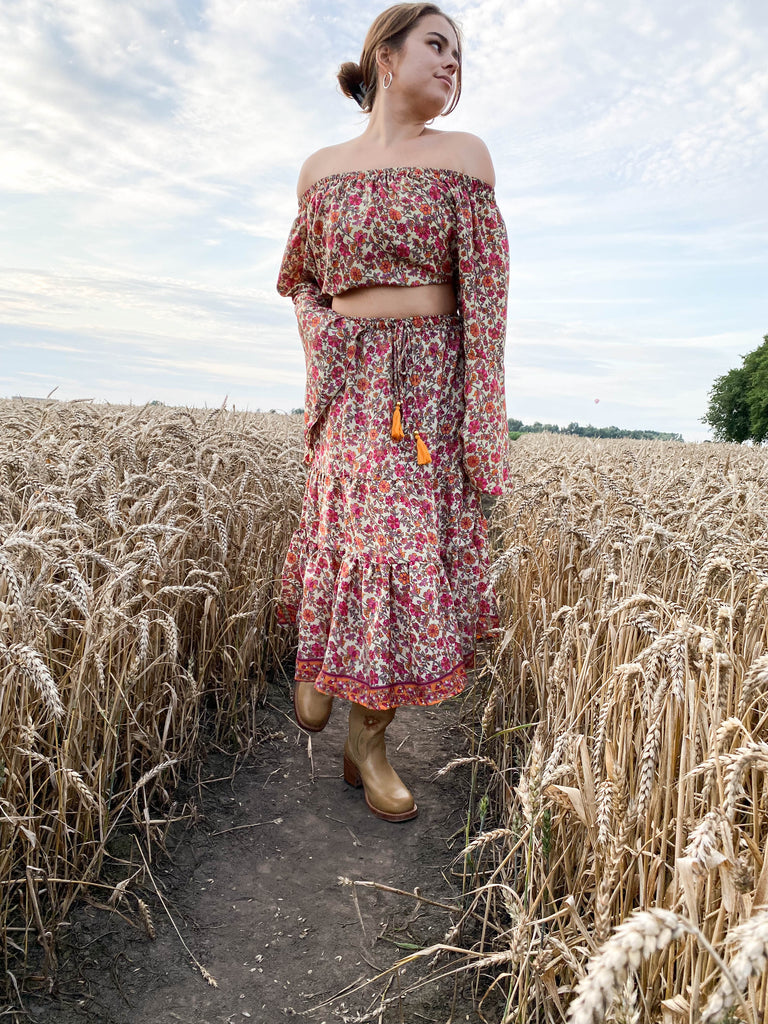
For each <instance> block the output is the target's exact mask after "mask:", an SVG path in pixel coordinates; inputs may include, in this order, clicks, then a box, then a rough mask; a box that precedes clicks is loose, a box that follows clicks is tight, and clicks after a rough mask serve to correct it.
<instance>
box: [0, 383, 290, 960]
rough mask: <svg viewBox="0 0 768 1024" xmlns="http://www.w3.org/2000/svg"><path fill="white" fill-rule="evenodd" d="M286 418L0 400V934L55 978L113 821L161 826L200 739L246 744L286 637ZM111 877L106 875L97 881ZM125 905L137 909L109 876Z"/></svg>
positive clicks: (100, 897)
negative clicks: (75, 903) (69, 923)
mask: <svg viewBox="0 0 768 1024" xmlns="http://www.w3.org/2000/svg"><path fill="white" fill-rule="evenodd" d="M300 439H301V427H300V423H299V422H298V421H297V419H296V418H295V417H285V416H279V415H273V416H270V415H266V414H265V415H258V414H248V413H239V414H238V413H235V412H230V411H226V410H223V409H214V410H200V409H191V410H183V409H168V408H165V407H162V406H147V407H144V408H132V407H117V406H107V407H103V406H101V407H100V406H94V405H92V404H90V403H87V402H81V403H78V402H72V403H61V402H54V401H48V402H43V403H35V402H22V401H19V400H5V401H0V722H1V723H2V729H1V731H0V926H2V927H1V928H0V934H2V943H3V955H4V966H5V968H6V971H7V972H10V975H6V977H9V976H13V972H14V970H19V969H21V968H24V969H27V970H28V969H30V965H32V966H33V967H35V968H36V969H39V971H41V972H42V975H43V976H44V977H45V976H47V977H48V978H50V977H52V975H53V972H54V969H55V964H56V930H57V926H58V924H59V923H60V922H61V921H62V920H63V918H64V917H65V915H66V913H67V910H68V908H69V906H70V905H71V902H72V900H73V899H74V898H75V897H76V896H77V895H78V894H79V893H80V892H82V891H83V887H84V886H85V887H86V891H87V892H89V893H90V894H91V896H92V897H93V898H95V899H96V900H97V901H100V902H101V903H103V904H106V902H107V897H108V896H109V895H110V890H109V889H107V887H102V885H101V883H100V882H99V881H98V878H99V871H100V868H101V865H102V861H103V858H104V854H105V850H107V849H108V848H109V842H110V839H111V838H112V837H114V835H115V834H116V832H115V830H116V829H117V827H118V826H120V825H125V824H131V823H132V824H133V825H134V826H135V827H137V828H139V829H141V830H142V831H143V833H144V835H145V838H146V845H147V848H148V850H149V851H150V856H151V851H152V844H153V842H157V841H159V840H161V839H162V834H163V826H164V823H165V821H167V820H168V819H170V818H171V817H173V815H174V814H175V813H177V812H178V809H177V808H176V807H175V806H174V803H173V791H174V784H175V782H176V780H177V779H178V777H179V774H178V773H179V772H180V771H181V770H182V769H183V767H184V766H185V765H187V764H189V763H190V762H191V761H192V760H193V759H194V758H195V757H196V756H197V755H198V753H199V751H198V742H199V737H200V733H201V729H202V728H205V729H206V731H207V735H208V736H209V737H211V736H212V737H214V738H217V739H220V740H222V741H225V742H226V743H227V744H228V745H231V744H232V742H233V741H235V742H238V743H239V744H240V745H242V746H247V745H248V743H249V742H253V741H254V740H255V739H257V737H256V736H255V735H254V720H253V711H254V708H255V706H256V704H257V701H258V700H259V698H260V697H261V696H262V695H263V692H264V688H265V685H266V679H267V674H268V672H269V671H270V669H271V667H272V666H273V665H274V664H275V663H276V662H278V661H280V660H281V659H282V658H284V657H285V656H286V654H287V650H288V648H287V646H286V645H287V643H288V642H289V638H288V637H287V636H286V635H285V634H284V631H281V630H280V629H279V628H278V627H277V625H276V623H275V621H274V606H275V596H276V589H275V588H276V583H275V581H276V578H277V576H278V574H279V569H280V565H281V561H282V558H283V556H284V552H285V549H286V547H287V544H288V540H289V537H290V533H291V530H292V529H293V528H294V526H295V523H296V521H297V518H298V511H299V508H300V503H301V493H302V481H303V472H302V470H303V467H302V462H301V449H300ZM105 890H106V891H105ZM111 896H112V899H113V903H119V904H120V905H121V906H122V907H123V911H122V912H125V913H130V914H132V915H133V916H134V917H138V918H139V919H141V917H142V915H143V912H144V911H145V909H146V908H142V907H141V906H140V902H141V901H137V900H136V898H135V897H130V892H129V890H125V891H118V893H117V896H118V897H119V899H115V893H114V892H112V893H111Z"/></svg>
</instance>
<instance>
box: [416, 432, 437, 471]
mask: <svg viewBox="0 0 768 1024" xmlns="http://www.w3.org/2000/svg"><path fill="white" fill-rule="evenodd" d="M413 436H414V437H415V438H416V461H417V462H418V464H419V465H420V466H425V465H426V464H427V463H428V462H431V461H432V456H431V455H430V454H429V448H427V446H426V445H425V444H424V442H423V441H422V440H421V438H420V437H419V432H418V430H414V432H413Z"/></svg>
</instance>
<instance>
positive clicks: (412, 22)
mask: <svg viewBox="0 0 768 1024" xmlns="http://www.w3.org/2000/svg"><path fill="white" fill-rule="evenodd" d="M428 14H439V15H440V17H441V18H445V20H446V21H447V22H448V24H449V25H450V26H451V28H452V29H453V31H454V32H455V33H456V39H457V41H458V51H459V60H458V67H457V69H456V85H455V87H454V91H453V97H452V98H451V105H450V106H449V107H448V109H447V110H443V111H442V115H443V116H445V115H446V114H450V112H451V111H452V110H454V109H455V107H456V104H457V103H458V102H459V96H460V95H461V32H460V30H459V27H458V25H457V24H456V23H455V22H454V20H453V18H449V17H448V15H447V14H446V13H445V12H444V11H441V10H440V8H439V7H438V6H437V4H395V5H394V6H393V7H388V8H387V9H386V11H382V12H381V14H380V15H379V16H378V18H376V19H375V21H374V22H373V24H372V25H371V27H370V28H369V29H368V34H367V35H366V37H365V42H364V43H363V52H362V53H361V54H360V61H359V63H357V64H356V63H355V62H354V61H346V62H345V63H344V64H342V65H341V67H340V68H339V73H338V75H337V76H336V77H337V78H338V80H339V85H340V86H341V91H342V92H343V93H344V95H345V96H349V97H350V99H353V100H356V101H357V102H358V103H359V104H360V106H361V107H362V109H363V110H365V111H366V113H370V112H371V110H373V104H374V102H375V100H376V89H377V84H378V76H377V74H376V54H377V52H378V50H379V47H381V46H388V47H389V48H390V49H391V50H394V51H395V53H397V52H398V51H399V50H401V49H402V48H403V44H404V43H405V40H406V38H407V37H408V35H409V33H410V32H411V29H413V28H415V27H416V25H417V24H418V22H420V21H421V19H422V18H424V17H426V15H428Z"/></svg>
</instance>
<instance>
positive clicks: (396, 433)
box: [390, 402, 404, 441]
mask: <svg viewBox="0 0 768 1024" xmlns="http://www.w3.org/2000/svg"><path fill="white" fill-rule="evenodd" d="M390 433H391V435H392V440H393V441H402V440H403V436H404V435H403V423H402V420H401V418H400V403H399V402H398V403H397V405H396V406H395V412H394V414H393V416H392V430H391V431H390Z"/></svg>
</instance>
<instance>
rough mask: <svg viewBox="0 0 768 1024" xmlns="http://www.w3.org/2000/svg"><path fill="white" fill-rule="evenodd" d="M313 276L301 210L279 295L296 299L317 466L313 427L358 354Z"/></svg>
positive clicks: (308, 436) (307, 440) (308, 435)
mask: <svg viewBox="0 0 768 1024" xmlns="http://www.w3.org/2000/svg"><path fill="white" fill-rule="evenodd" d="M313 275H314V272H313V265H312V260H311V256H310V255H309V253H308V249H307V245H306V219H305V216H304V214H303V211H302V210H300V211H299V215H298V217H297V218H296V220H295V221H294V222H293V226H292V227H291V231H290V234H289V236H288V242H287V245H286V247H285V254H284V256H283V261H282V264H281V266H280V273H279V276H278V281H277V290H278V292H279V293H280V294H281V295H287V296H290V298H291V299H292V300H293V307H294V311H295V313H296V320H297V324H298V328H299V337H300V338H301V343H302V346H303V348H304V360H305V363H306V370H307V383H306V391H305V397H304V462H305V463H307V464H309V463H310V462H311V461H312V447H313V437H312V431H313V428H314V426H315V424H316V423H317V422H318V420H319V419H320V416H321V415H322V413H323V412H324V411H325V409H326V408H327V406H328V405H329V403H330V401H331V399H332V398H333V397H334V396H335V395H336V394H337V393H338V392H339V391H340V390H341V388H342V387H343V386H344V382H345V381H346V378H347V373H348V371H349V364H350V362H351V359H352V358H353V356H354V351H355V350H354V344H353V339H351V338H350V337H349V336H348V332H347V330H345V327H344V318H343V317H340V316H339V315H338V314H337V313H334V311H333V310H332V309H331V297H330V296H329V295H325V294H324V293H323V291H322V289H321V288H320V285H319V284H318V283H317V281H316V280H315V278H314V276H313Z"/></svg>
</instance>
